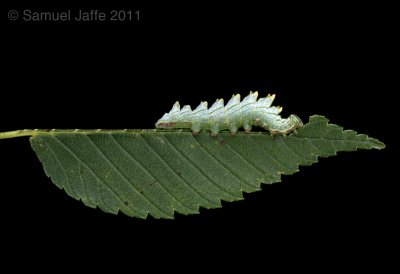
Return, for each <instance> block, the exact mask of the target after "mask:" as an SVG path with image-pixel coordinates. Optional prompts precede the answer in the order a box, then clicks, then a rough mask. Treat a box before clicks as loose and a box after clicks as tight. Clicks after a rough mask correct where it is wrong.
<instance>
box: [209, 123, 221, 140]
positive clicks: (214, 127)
mask: <svg viewBox="0 0 400 274" xmlns="http://www.w3.org/2000/svg"><path fill="white" fill-rule="evenodd" d="M210 130H211V136H212V137H215V136H217V135H218V132H219V130H220V124H218V123H213V124H212V125H211V128H210Z"/></svg>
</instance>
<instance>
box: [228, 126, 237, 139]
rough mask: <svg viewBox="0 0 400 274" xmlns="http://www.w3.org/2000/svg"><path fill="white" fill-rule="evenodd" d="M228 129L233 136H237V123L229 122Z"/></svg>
mask: <svg viewBox="0 0 400 274" xmlns="http://www.w3.org/2000/svg"><path fill="white" fill-rule="evenodd" d="M228 129H229V131H230V132H231V136H232V137H235V136H236V134H237V130H238V126H237V125H236V124H229V125H228Z"/></svg>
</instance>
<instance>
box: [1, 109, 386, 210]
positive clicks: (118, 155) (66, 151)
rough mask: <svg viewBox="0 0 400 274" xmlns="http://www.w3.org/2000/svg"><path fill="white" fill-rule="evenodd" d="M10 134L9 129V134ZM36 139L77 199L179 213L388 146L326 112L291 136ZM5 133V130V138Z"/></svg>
mask: <svg viewBox="0 0 400 274" xmlns="http://www.w3.org/2000/svg"><path fill="white" fill-rule="evenodd" d="M2 134H5V133H2ZM20 135H32V137H31V138H30V142H31V145H32V147H33V149H34V151H35V152H36V154H37V156H38V157H39V159H40V161H41V162H42V164H43V166H44V169H45V172H46V174H47V175H48V176H49V177H50V178H51V179H52V181H53V182H54V183H55V184H56V185H57V186H58V187H59V188H62V189H65V191H66V192H67V193H68V195H70V196H72V197H74V198H75V199H80V200H82V202H83V203H84V204H85V205H87V206H90V207H93V208H94V207H96V206H98V207H99V208H101V209H102V210H103V211H105V212H109V213H114V214H116V213H118V211H122V212H123V213H125V214H127V215H129V216H135V217H138V218H146V217H147V215H148V214H151V215H152V216H153V217H155V218H173V217H174V212H175V211H177V212H179V213H181V214H194V213H198V212H199V206H201V207H204V208H216V207H220V206H221V200H224V201H236V200H240V199H243V195H242V193H243V192H248V193H249V192H254V191H257V190H260V185H261V183H265V184H272V183H275V182H279V181H281V174H286V175H290V174H293V173H295V172H297V171H298V170H299V165H311V164H313V163H316V162H317V161H318V157H329V156H333V155H336V153H337V152H339V151H354V150H356V149H372V148H375V149H382V148H384V146H385V145H384V144H383V143H381V142H380V141H378V140H376V139H373V138H369V137H368V136H367V135H364V134H359V135H357V133H356V132H354V131H351V130H345V131H343V129H342V128H341V127H339V126H337V125H333V124H328V120H327V119H326V118H325V117H322V116H312V117H310V121H309V123H307V124H306V125H304V126H303V127H302V128H300V129H298V130H297V132H295V133H292V134H291V135H289V136H270V135H269V134H268V133H266V132H252V133H250V134H245V133H243V132H239V133H238V135H237V136H236V137H232V136H231V135H230V133H229V132H221V133H220V134H219V135H218V137H210V135H209V134H208V133H202V134H199V135H198V136H195V137H194V136H192V134H191V132H185V131H179V130H178V131H157V130H126V131H122V130H119V131H118V130H115V131H111V130H108V131H107V130H104V131H95V130H93V131H90V130H86V131H73V130H71V131H68V130H52V131H31V132H29V133H28V132H27V133H26V134H25V133H23V132H22V133H20ZM0 138H1V136H0Z"/></svg>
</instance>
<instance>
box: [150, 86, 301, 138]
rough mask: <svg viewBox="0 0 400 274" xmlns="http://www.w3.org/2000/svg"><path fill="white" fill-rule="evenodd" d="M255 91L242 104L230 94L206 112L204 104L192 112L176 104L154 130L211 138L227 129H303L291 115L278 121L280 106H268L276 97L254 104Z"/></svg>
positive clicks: (247, 131)
mask: <svg viewBox="0 0 400 274" xmlns="http://www.w3.org/2000/svg"><path fill="white" fill-rule="evenodd" d="M257 97H258V92H257V91H256V92H254V93H253V92H250V94H249V95H248V96H246V97H245V98H244V99H243V101H242V102H240V95H239V94H236V95H233V96H232V98H231V99H230V100H229V102H228V103H227V104H226V106H224V100H223V99H217V101H215V103H214V104H213V105H212V106H211V108H209V109H207V105H208V104H207V102H201V103H200V105H199V106H198V107H197V108H196V109H195V110H193V111H192V109H191V108H190V106H188V105H186V106H184V107H183V108H182V109H181V108H180V105H179V102H176V103H175V104H174V106H173V107H172V110H171V111H170V112H169V113H165V114H164V116H163V117H162V118H161V119H160V120H158V122H157V123H156V128H164V129H175V128H176V129H178V128H190V129H191V130H192V133H193V135H197V134H198V133H199V132H200V131H201V130H206V131H211V136H216V135H218V132H219V131H220V130H226V129H229V130H230V132H231V134H232V135H236V133H237V130H238V129H239V128H240V127H243V128H244V130H245V132H246V133H249V132H250V131H251V128H252V126H253V125H254V126H260V127H262V128H264V129H266V130H268V131H269V132H270V133H271V134H272V135H273V134H288V133H290V132H292V131H294V130H296V128H299V127H301V126H303V123H302V121H301V120H300V118H299V117H297V116H296V115H293V114H292V115H290V116H289V117H288V118H287V119H284V118H281V116H280V115H279V113H281V111H282V108H281V107H271V105H272V102H273V101H274V99H275V94H273V95H269V94H268V96H267V97H265V98H260V99H259V100H258V101H257Z"/></svg>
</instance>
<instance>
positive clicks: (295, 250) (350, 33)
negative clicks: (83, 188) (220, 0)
mask: <svg viewBox="0 0 400 274" xmlns="http://www.w3.org/2000/svg"><path fill="white" fill-rule="evenodd" d="M10 9H15V10H18V11H21V10H23V9H32V10H38V11H41V10H46V11H52V10H57V9H61V10H64V9H99V10H103V11H110V10H111V9H125V10H128V9H132V10H135V11H136V10H137V9H139V10H140V21H138V22H137V21H134V22H89V23H76V22H23V21H22V20H17V21H10V20H8V19H7V12H8V11H9V10H10ZM390 10H391V8H390V7H383V6H379V7H378V6H373V5H371V6H365V5H363V6H348V5H334V4H329V5H311V4H310V5H304V4H302V5H289V4H284V5H265V6H250V5H246V6H244V5H235V6H230V5H227V6H218V7H217V6H214V5H211V4H209V5H199V4H193V5H175V6H173V5H163V6H156V5H154V6H145V5H142V4H130V5H115V6H104V5H100V4H97V5H86V6H83V5H82V6H67V5H66V6H64V7H54V6H48V5H47V6H45V5H43V6H39V5H38V6H32V5H26V6H23V5H21V6H12V5H10V6H9V7H8V8H7V9H5V10H4V11H3V12H2V20H3V23H4V26H5V28H4V35H5V39H2V44H3V46H4V47H3V49H2V51H3V54H2V55H3V58H4V59H3V61H2V63H3V68H4V71H3V73H2V74H3V77H2V79H3V81H2V83H3V85H2V88H1V89H2V92H1V97H0V98H1V99H0V106H1V107H0V117H1V123H0V126H1V128H0V130H1V131H6V130H16V129H23V128H96V129H97V128H153V127H154V123H155V122H156V121H157V119H158V118H160V117H161V115H162V114H163V113H164V112H167V111H169V110H170V108H171V106H172V104H173V103H174V102H175V101H176V100H179V101H180V102H181V104H182V105H183V104H189V105H191V106H193V107H194V106H197V105H198V104H199V102H200V101H203V100H207V101H208V102H209V103H211V102H213V101H214V100H215V99H217V98H224V99H225V100H227V99H229V98H230V97H231V95H232V94H233V93H240V94H242V96H243V95H246V94H248V92H249V91H251V90H252V91H255V90H258V91H259V92H260V95H262V96H263V95H266V94H267V93H275V94H277V99H276V101H275V102H276V104H277V105H281V106H284V112H283V116H287V115H289V114H291V113H295V114H297V115H299V116H300V117H301V118H302V119H303V121H307V120H308V117H309V116H310V115H313V114H320V115H324V116H326V117H328V118H329V119H330V120H331V122H333V123H336V124H339V125H341V126H343V127H344V128H345V129H354V130H356V131H357V132H359V133H365V134H368V135H370V136H372V137H375V138H377V139H379V140H381V141H383V142H385V143H386V144H387V148H386V149H385V150H382V151H377V150H371V151H358V152H352V153H339V155H338V156H336V157H332V158H329V159H321V160H320V162H319V163H318V164H315V165H313V166H311V167H302V168H301V170H300V172H299V173H297V174H295V175H292V176H283V177H282V179H283V182H282V183H278V184H275V185H272V186H263V189H262V191H260V192H257V193H252V194H245V200H243V201H240V202H234V203H225V202H223V208H221V209H213V210H205V209H201V214H199V215H192V216H182V215H179V214H176V216H175V220H173V221H171V220H155V219H153V218H151V217H149V218H148V220H139V219H135V218H129V217H127V216H125V215H122V214H119V215H117V216H115V215H110V214H106V213H103V212H101V211H100V210H99V209H96V210H94V209H91V208H87V207H85V206H84V205H83V204H82V203H81V202H79V201H76V200H74V199H72V198H70V197H68V196H67V195H66V194H65V192H64V191H62V190H60V189H58V188H57V187H56V186H54V185H53V184H52V183H51V181H50V179H48V178H47V177H46V175H45V174H44V172H43V169H42V166H41V164H40V162H39V161H38V160H37V158H36V156H35V154H34V153H33V151H32V150H31V148H30V145H29V142H28V140H27V139H26V138H21V139H10V140H2V141H1V145H0V147H1V148H0V151H1V157H0V167H1V178H0V181H1V193H2V195H1V196H2V199H1V208H2V216H1V220H2V221H1V225H2V229H3V231H4V232H3V233H2V235H3V236H2V238H3V239H2V241H6V240H9V239H12V244H8V245H6V247H7V250H8V253H9V254H11V256H21V252H22V253H23V251H27V252H34V250H35V249H36V248H37V247H38V246H43V245H44V246H45V249H46V250H47V251H50V253H51V252H53V251H54V252H55V253H57V252H59V251H61V250H63V249H67V248H69V247H72V248H74V249H75V250H76V251H77V252H78V251H80V252H79V254H97V255H96V256H99V258H101V257H102V256H105V257H107V256H108V255H109V254H113V253H114V254H119V253H120V247H124V248H127V249H128V250H129V252H128V253H125V255H126V256H129V254H133V253H135V254H136V253H141V254H142V255H144V257H151V258H154V260H155V261H156V260H157V259H158V257H159V256H158V255H170V256H172V257H173V258H175V259H171V260H177V259H178V258H181V255H186V256H187V257H189V258H190V257H192V256H193V257H192V259H194V260H196V258H200V257H202V256H207V258H209V259H212V258H214V259H215V258H217V260H219V259H218V258H220V257H222V256H223V255H227V254H229V255H232V257H231V262H230V263H231V264H232V262H234V258H235V256H242V255H243V254H247V255H251V256H253V255H254V256H255V257H254V258H253V259H252V260H254V261H259V262H260V261H261V262H263V261H264V260H266V261H268V259H267V258H272V257H273V256H276V257H282V256H283V257H286V256H287V258H289V255H290V254H291V255H293V257H294V258H296V257H301V256H304V258H307V259H304V260H301V261H303V263H304V262H308V263H310V265H314V263H315V264H317V262H318V263H322V264H324V265H325V266H329V267H334V266H338V267H340V266H341V265H344V263H349V264H350V266H353V267H359V266H367V267H374V266H375V267H380V266H381V265H382V264H386V263H388V262H390V260H391V255H389V254H388V253H387V252H385V250H387V248H388V246H392V245H394V234H393V232H394V231H395V224H394V220H395V219H396V218H398V210H395V208H396V206H398V202H397V200H396V199H395V197H394V196H395V193H396V192H395V191H394V190H393V188H394V185H395V184H396V182H397V181H398V179H395V178H396V177H394V178H391V177H393V176H392V175H393V174H394V172H395V170H392V169H391V164H393V163H394V161H393V160H390V159H389V156H390V155H391V154H392V153H394V152H393V149H394V146H395V144H394V143H392V142H391V138H392V137H391V136H392V135H393V131H392V128H396V127H397V125H395V124H394V123H391V122H390V119H391V117H392V115H391V114H390V106H389V104H390V103H391V102H393V101H391V99H389V96H390V95H391V93H393V92H394V91H393V90H394V89H393V87H391V86H390V82H391V81H392V80H393V78H394V77H395V75H396V73H395V70H393V69H391V66H392V65H394V64H396V62H395V59H394V56H393V55H392V54H393V53H392V50H393V49H394V48H395V45H394V36H393V32H392V31H393V30H392V29H391V26H392V25H393V21H394V18H393V17H392V15H391V14H390ZM395 213H397V214H395ZM258 247H259V248H261V250H262V251H255V248H258ZM174 248H177V250H180V251H177V253H174V252H172V250H174ZM202 248H206V249H207V251H206V252H205V253H202V252H201V254H203V255H201V254H198V252H199V250H201V249H202ZM335 250H336V251H335ZM82 256H84V255H82ZM76 258H81V256H76ZM203 259H204V258H203ZM181 260H183V259H182V258H181ZM249 260H250V259H249ZM283 260H284V259H283ZM288 260H291V259H288ZM136 263H137V261H136ZM242 263H245V262H239V261H238V262H237V264H239V265H240V264H242ZM247 263H249V264H250V261H248V262H247ZM286 263H287V264H288V262H286ZM293 264H295V263H294V262H293Z"/></svg>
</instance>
